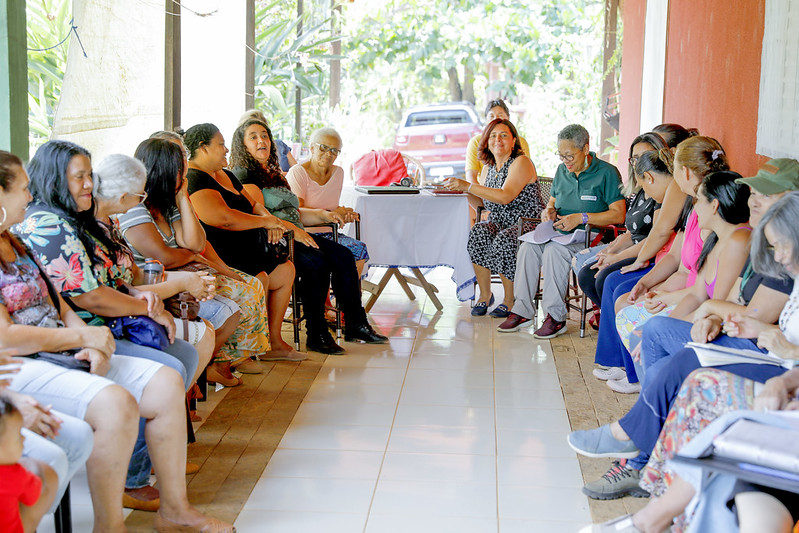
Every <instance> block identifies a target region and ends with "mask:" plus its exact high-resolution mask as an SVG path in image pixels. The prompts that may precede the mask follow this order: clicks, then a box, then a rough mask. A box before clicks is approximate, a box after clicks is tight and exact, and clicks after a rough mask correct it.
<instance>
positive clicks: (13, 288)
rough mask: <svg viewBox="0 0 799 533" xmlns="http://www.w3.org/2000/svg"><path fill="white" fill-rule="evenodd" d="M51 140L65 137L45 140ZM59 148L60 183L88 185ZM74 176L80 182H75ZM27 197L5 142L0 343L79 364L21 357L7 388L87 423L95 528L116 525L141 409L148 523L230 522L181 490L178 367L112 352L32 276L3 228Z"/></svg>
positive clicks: (208, 525)
mask: <svg viewBox="0 0 799 533" xmlns="http://www.w3.org/2000/svg"><path fill="white" fill-rule="evenodd" d="M54 142H56V143H65V142H64V141H50V143H54ZM48 144H49V143H46V144H45V145H44V146H42V147H40V148H39V150H42V149H43V148H44V150H45V151H47V152H49V151H51V150H52V149H53V145H50V147H49V148H48V147H47V145H48ZM65 145H66V146H65V147H69V146H71V147H74V146H75V145H72V144H71V143H65ZM78 152H79V153H80V154H81V157H86V159H88V157H87V156H85V155H83V153H81V152H80V151H78ZM37 155H38V151H37ZM59 155H60V156H61V157H60V158H59V159H66V166H68V167H69V172H68V177H69V178H70V185H72V183H73V182H75V183H76V186H75V191H76V192H78V191H81V192H82V191H84V190H88V191H91V178H90V176H91V171H90V167H89V168H88V169H87V168H86V164H87V162H86V161H73V158H74V157H75V155H70V151H66V152H61V153H60V154H59ZM34 159H35V157H34ZM32 164H33V162H32ZM39 164H41V161H40V163H39ZM34 166H36V165H34ZM78 166H79V167H80V172H79V173H78V172H77V171H78V168H77V167H78ZM79 175H80V179H78V178H79ZM84 180H87V181H88V183H86V182H84ZM77 185H80V187H77ZM84 185H88V186H87V187H86V188H84ZM64 194H65V196H64V197H63V199H62V200H63V201H64V203H70V202H75V199H74V198H73V197H72V195H71V194H70V193H69V192H68V191H67V192H65V193H64ZM76 196H78V197H79V202H80V203H79V205H81V206H84V207H87V208H88V207H90V206H91V205H92V202H91V195H90V194H89V195H88V196H83V197H81V195H76ZM30 199H31V195H30V193H29V192H28V176H27V175H26V174H25V171H24V170H23V168H22V163H21V161H19V159H17V158H16V157H15V156H12V155H11V154H8V153H7V152H0V205H1V206H2V210H3V212H4V213H5V216H4V217H3V218H4V220H3V221H2V223H0V265H2V272H3V275H2V277H0V288H2V289H3V290H2V294H3V298H2V301H0V348H2V349H8V348H13V349H16V350H19V352H20V353H23V354H35V353H38V352H61V351H62V350H65V352H63V353H64V355H65V356H71V357H74V359H75V363H76V364H81V365H86V366H87V369H86V370H87V371H85V372H84V371H80V370H70V369H68V368H65V367H64V366H59V365H56V364H53V363H49V362H46V361H43V360H37V359H34V358H29V357H25V359H24V360H25V363H24V364H23V365H22V368H21V370H20V372H19V373H18V374H17V375H16V376H14V379H13V381H12V382H11V385H10V387H9V389H10V390H11V391H14V392H17V393H21V394H28V395H31V396H33V397H34V398H35V399H36V400H37V401H38V402H40V403H41V404H42V405H53V406H54V407H55V408H56V409H58V410H60V411H62V412H64V413H67V414H69V415H71V416H75V417H77V418H81V419H83V420H85V421H86V422H87V423H88V424H89V425H90V426H91V428H92V430H93V431H94V443H95V446H94V449H93V451H92V452H91V456H90V457H89V460H88V462H87V464H86V470H87V474H88V478H89V486H90V487H91V488H92V490H91V498H92V506H93V509H94V527H95V530H96V531H124V530H125V525H124V516H123V513H122V506H121V505H120V504H121V502H122V498H123V496H122V495H123V489H124V487H125V470H126V469H125V466H126V465H127V464H128V461H129V459H130V457H131V452H132V450H133V446H134V441H135V440H136V433H137V427H138V424H139V416H141V417H143V418H144V419H145V420H146V426H147V431H146V437H147V441H148V443H150V444H151V453H152V460H153V464H154V467H155V472H156V475H157V476H158V479H159V484H160V489H161V496H162V499H163V502H162V505H161V508H160V510H159V511H158V514H157V515H156V518H155V524H154V525H155V528H156V529H157V530H158V531H176V530H178V529H179V528H181V527H182V528H183V529H182V530H183V531H198V532H199V531H206V532H218V533H221V532H231V531H234V530H235V529H234V528H233V526H231V525H229V524H225V523H223V522H221V521H219V520H216V519H214V518H211V517H208V516H205V515H203V514H202V513H200V512H199V511H198V510H197V509H195V508H194V507H192V506H191V505H190V504H189V502H188V499H187V497H186V481H185V477H184V475H185V471H184V470H185V465H186V421H185V397H184V388H183V384H182V382H181V378H180V375H179V374H178V373H177V372H175V371H174V370H172V369H170V368H167V367H165V366H163V365H161V364H158V363H156V362H153V361H148V360H146V359H143V358H137V357H126V356H122V355H115V354H114V351H115V350H114V339H113V337H112V335H111V332H110V331H109V330H108V328H106V327H104V326H87V325H86V323H85V322H83V321H82V320H81V319H80V317H78V315H77V314H76V313H75V312H74V311H72V309H71V308H70V306H69V305H68V304H67V302H66V301H65V300H64V298H63V297H62V296H60V295H59V294H58V291H57V290H56V289H55V288H54V287H52V285H51V284H50V283H49V282H48V280H46V279H45V278H43V277H42V275H41V273H40V270H39V266H38V265H37V263H36V262H34V260H33V258H31V257H30V256H29V255H28V253H27V251H26V249H25V247H23V246H22V244H21V243H19V241H17V240H16V239H15V238H14V237H13V236H12V235H11V234H10V233H9V232H8V228H9V227H11V226H13V225H14V224H17V223H20V222H22V220H23V218H24V217H25V206H26V205H27V204H28V202H29V201H30ZM79 245H80V244H79V240H78V239H77V238H75V239H74V241H71V246H72V247H75V246H79ZM79 272H80V274H81V275H82V274H89V273H91V269H90V268H89V267H88V266H87V269H86V270H82V271H79ZM62 281H63V280H62ZM137 404H138V405H137ZM147 474H148V475H149V466H148V467H147Z"/></svg>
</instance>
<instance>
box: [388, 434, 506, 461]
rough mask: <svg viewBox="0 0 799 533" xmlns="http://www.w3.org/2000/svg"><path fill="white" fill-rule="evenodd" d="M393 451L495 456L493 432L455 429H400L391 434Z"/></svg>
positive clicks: (391, 450)
mask: <svg viewBox="0 0 799 533" xmlns="http://www.w3.org/2000/svg"><path fill="white" fill-rule="evenodd" d="M388 451H390V452H409V453H458V454H478V455H494V454H495V453H496V444H495V436H494V432H493V431H485V430H482V429H475V428H452V427H398V428H394V429H393V430H392V432H391V439H390V440H389V442H388Z"/></svg>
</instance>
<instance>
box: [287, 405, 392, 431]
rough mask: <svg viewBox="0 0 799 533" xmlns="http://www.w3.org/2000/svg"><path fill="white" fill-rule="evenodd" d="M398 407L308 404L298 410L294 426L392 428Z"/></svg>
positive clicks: (293, 422) (293, 421)
mask: <svg viewBox="0 0 799 533" xmlns="http://www.w3.org/2000/svg"><path fill="white" fill-rule="evenodd" d="M395 411H396V406H395V405H392V404H386V403H344V402H335V403H323V402H306V403H303V404H302V405H301V406H300V408H299V409H298V410H297V413H296V414H295V415H294V419H293V420H292V422H291V424H292V426H295V425H299V426H313V425H339V426H391V422H392V420H393V419H394V412H395Z"/></svg>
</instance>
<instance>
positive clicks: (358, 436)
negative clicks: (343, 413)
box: [278, 425, 391, 451]
mask: <svg viewBox="0 0 799 533" xmlns="http://www.w3.org/2000/svg"><path fill="white" fill-rule="evenodd" d="M390 430H391V428H390V427H387V426H379V427H377V426H345V427H341V426H321V425H318V426H299V425H298V426H294V425H291V426H289V428H288V429H287V430H286V433H285V435H283V439H282V440H281V441H280V444H279V445H278V448H294V449H301V450H355V451H383V450H385V448H386V442H388V434H389V431H390Z"/></svg>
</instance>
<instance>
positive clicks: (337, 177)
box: [286, 128, 369, 275]
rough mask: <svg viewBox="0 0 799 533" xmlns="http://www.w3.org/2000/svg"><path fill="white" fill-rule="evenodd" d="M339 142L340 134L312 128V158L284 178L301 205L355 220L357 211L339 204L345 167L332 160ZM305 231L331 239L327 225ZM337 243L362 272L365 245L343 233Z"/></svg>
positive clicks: (366, 255) (330, 130)
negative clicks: (343, 247)
mask: <svg viewBox="0 0 799 533" xmlns="http://www.w3.org/2000/svg"><path fill="white" fill-rule="evenodd" d="M341 144H342V143H341V136H340V135H339V134H338V132H337V131H336V130H335V129H333V128H321V129H318V130H316V131H314V132H313V133H312V134H311V158H310V159H308V160H307V161H304V162H303V163H299V164H297V165H294V166H293V167H291V168H290V169H289V171H288V174H286V181H288V182H289V186H290V187H291V192H293V193H294V194H296V195H297V198H299V200H300V207H304V208H311V209H323V210H325V211H335V212H336V213H338V214H339V215H341V218H343V219H344V221H345V222H354V221H356V220H358V213H356V212H355V211H353V210H352V209H350V208H349V207H344V206H341V205H339V203H338V202H339V198H340V197H341V187H342V186H343V185H344V169H342V168H341V167H340V166H337V165H334V164H333V163H335V162H336V158H337V157H338V155H339V154H340V153H341ZM308 231H309V232H316V233H321V234H322V235H324V236H325V237H326V238H330V239H332V238H333V233H332V232H331V231H330V229H329V228H308ZM338 242H339V244H341V245H343V246H346V247H347V248H348V249H349V250H350V251H351V252H352V255H353V256H355V265H356V266H357V267H358V275H363V267H364V264H365V263H366V261H367V260H368V259H369V253H368V252H367V251H366V244H365V243H363V242H362V241H359V240H357V239H353V238H352V237H348V236H346V235H342V234H339V236H338Z"/></svg>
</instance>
